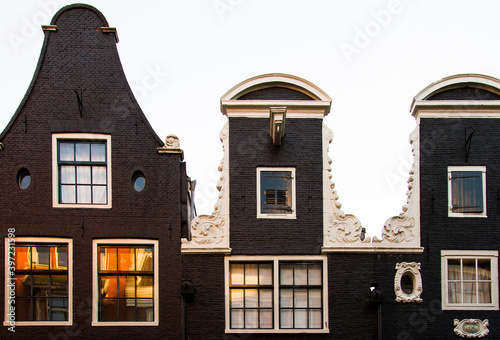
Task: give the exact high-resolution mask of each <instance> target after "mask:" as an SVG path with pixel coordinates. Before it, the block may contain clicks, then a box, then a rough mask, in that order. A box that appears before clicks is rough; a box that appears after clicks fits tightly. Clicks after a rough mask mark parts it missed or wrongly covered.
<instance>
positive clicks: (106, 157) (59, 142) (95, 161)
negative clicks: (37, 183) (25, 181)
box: [52, 134, 111, 208]
mask: <svg viewBox="0 0 500 340" xmlns="http://www.w3.org/2000/svg"><path fill="white" fill-rule="evenodd" d="M52 148H53V154H52V158H53V159H52V162H53V164H52V172H53V198H54V199H53V206H54V207H72V208H89V207H92V208H111V157H110V155H111V137H110V136H108V135H93V134H54V135H52Z"/></svg>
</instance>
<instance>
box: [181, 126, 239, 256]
mask: <svg viewBox="0 0 500 340" xmlns="http://www.w3.org/2000/svg"><path fill="white" fill-rule="evenodd" d="M219 136H220V140H221V142H222V148H223V151H224V156H223V158H222V160H221V162H220V165H219V171H220V178H219V181H218V182H217V190H219V198H218V200H217V203H216V204H215V207H214V212H213V213H212V215H200V216H197V217H195V218H194V219H193V220H192V221H191V229H190V232H191V240H189V241H188V240H187V239H185V238H183V239H181V252H182V253H183V254H189V253H193V254H200V253H201V254H211V253H225V254H229V253H231V248H229V122H226V124H225V125H224V127H223V128H222V130H221V132H220V135H219Z"/></svg>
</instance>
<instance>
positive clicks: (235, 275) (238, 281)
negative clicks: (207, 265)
mask: <svg viewBox="0 0 500 340" xmlns="http://www.w3.org/2000/svg"><path fill="white" fill-rule="evenodd" d="M244 268H245V265H244V264H242V263H232V264H231V284H232V285H242V284H244V282H245V281H244V278H243V270H244Z"/></svg>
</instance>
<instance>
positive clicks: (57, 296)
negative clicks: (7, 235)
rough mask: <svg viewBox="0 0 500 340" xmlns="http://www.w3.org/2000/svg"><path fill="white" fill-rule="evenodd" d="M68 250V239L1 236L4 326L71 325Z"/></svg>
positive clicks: (70, 246) (70, 249)
mask: <svg viewBox="0 0 500 340" xmlns="http://www.w3.org/2000/svg"><path fill="white" fill-rule="evenodd" d="M12 240H14V241H15V242H12ZM9 241H10V243H9ZM72 253H73V249H72V240H70V239H62V238H51V239H49V238H28V237H17V238H15V239H5V263H6V268H5V281H6V286H5V287H6V289H5V319H4V320H5V321H4V326H7V325H11V324H10V322H9V321H12V317H14V320H15V325H19V326H41V325H46V326H64V325H66V326H68V325H72V318H73V315H72V310H73V308H72V284H73V272H72ZM11 307H14V309H12V308H11Z"/></svg>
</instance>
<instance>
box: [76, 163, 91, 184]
mask: <svg viewBox="0 0 500 340" xmlns="http://www.w3.org/2000/svg"><path fill="white" fill-rule="evenodd" d="M76 182H77V183H78V184H90V166H77V167H76Z"/></svg>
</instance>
